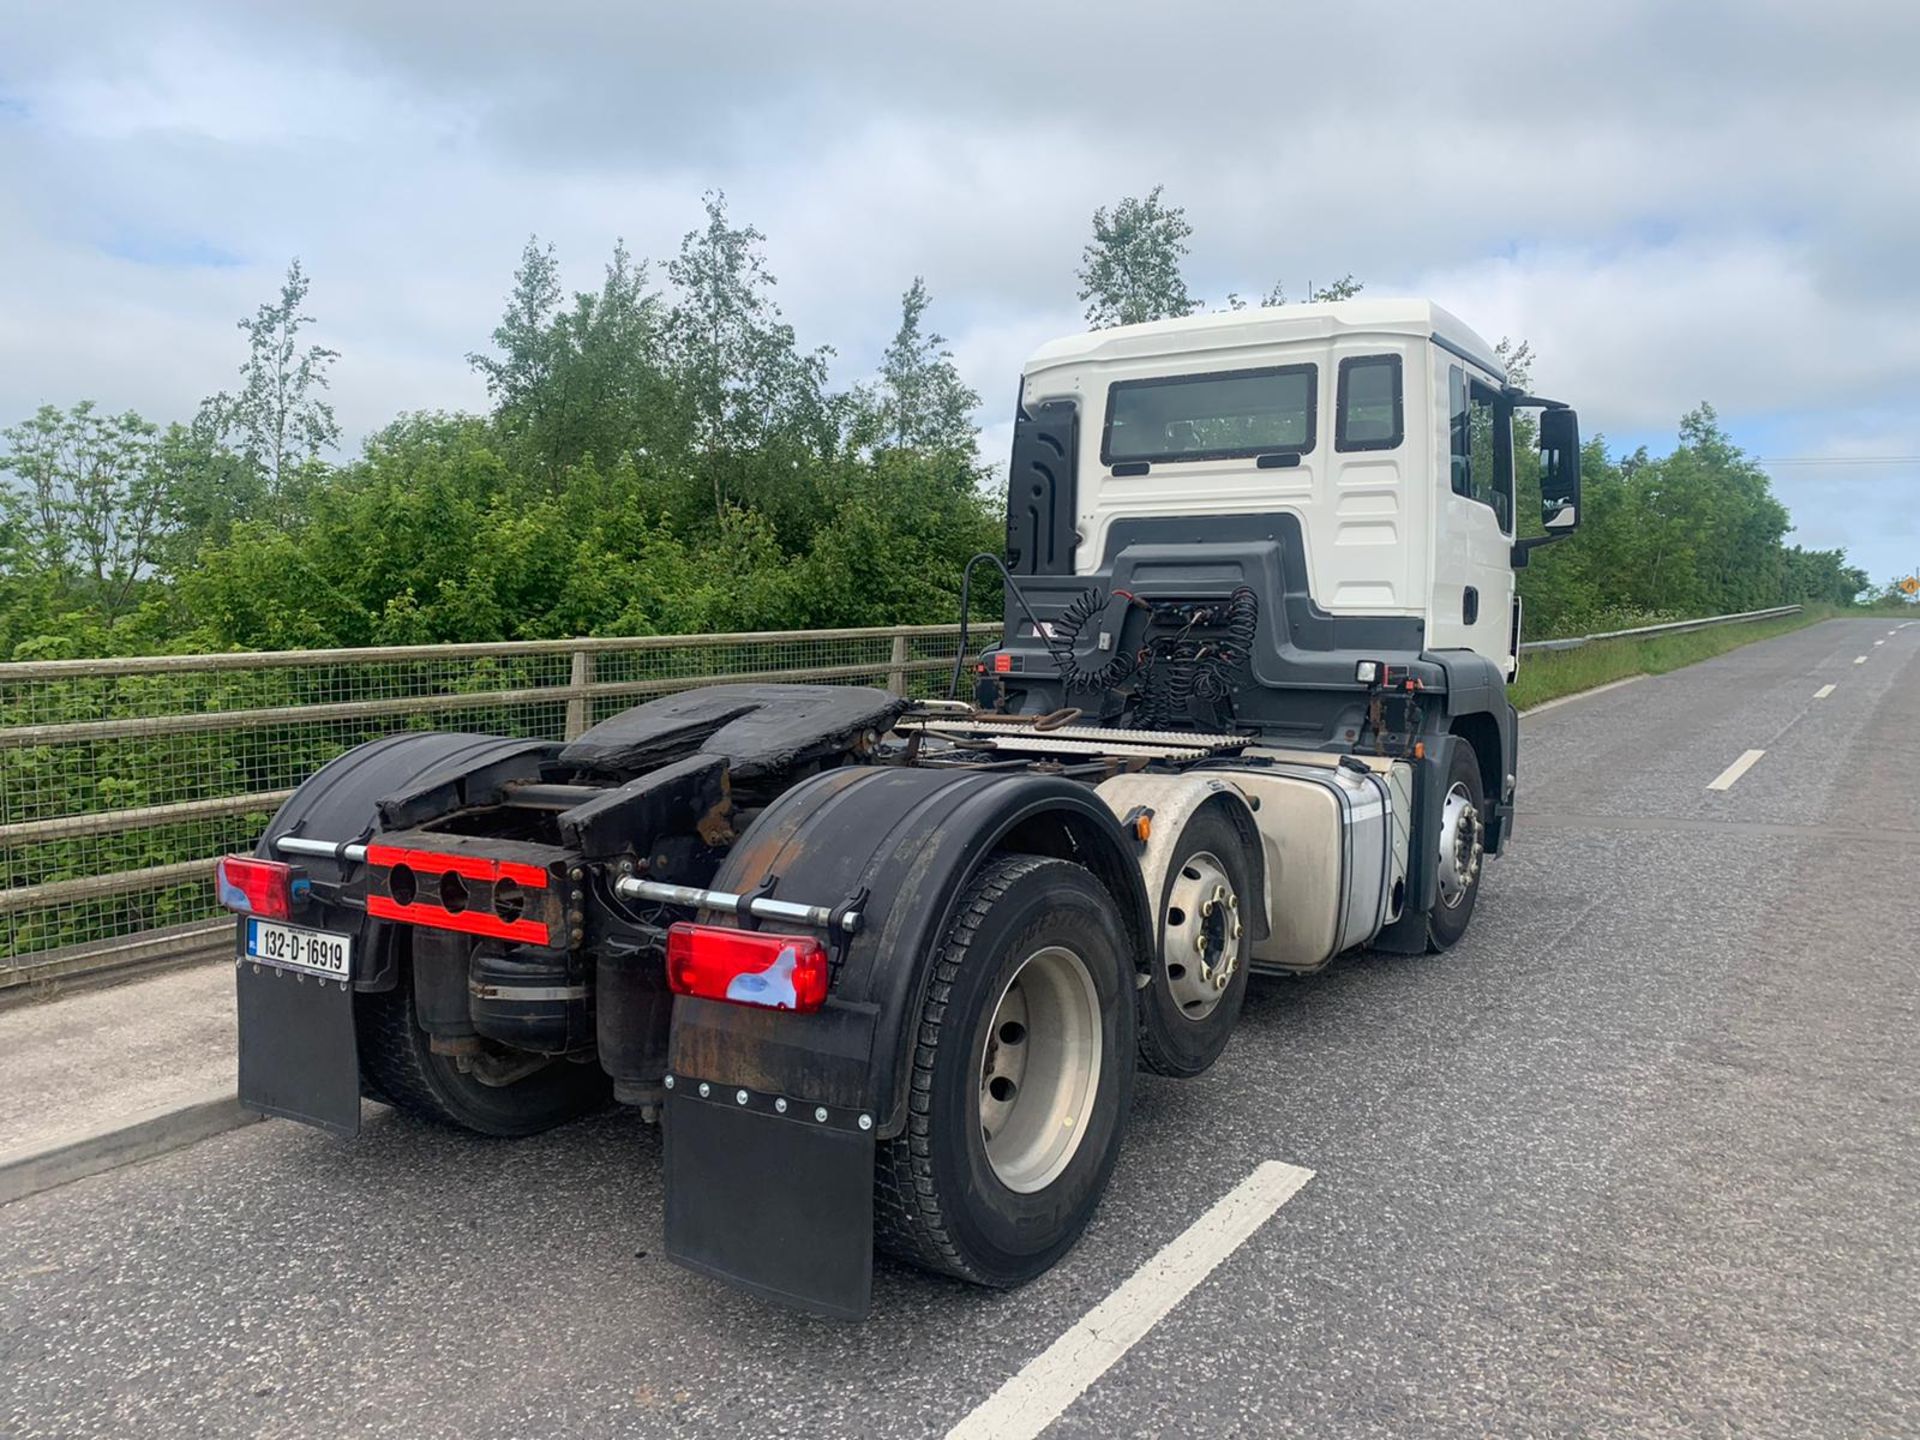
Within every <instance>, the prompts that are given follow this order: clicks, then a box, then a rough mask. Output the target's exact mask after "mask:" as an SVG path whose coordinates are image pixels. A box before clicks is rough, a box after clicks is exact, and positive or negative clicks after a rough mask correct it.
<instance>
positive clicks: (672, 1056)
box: [666, 767, 1153, 1318]
mask: <svg viewBox="0 0 1920 1440" xmlns="http://www.w3.org/2000/svg"><path fill="white" fill-rule="evenodd" d="M1002 851H1012V852H1021V853H1031V854H1044V855H1054V856H1059V857H1062V858H1066V859H1070V860H1074V861H1076V862H1077V863H1079V864H1083V865H1085V866H1086V867H1087V868H1088V869H1089V870H1090V871H1092V872H1093V874H1094V875H1096V876H1097V877H1098V878H1099V879H1100V880H1101V882H1102V883H1103V884H1105V886H1106V887H1107V890H1108V891H1109V893H1110V894H1112V896H1113V897H1114V904H1115V906H1116V907H1117V908H1118V909H1119V911H1120V917H1121V920H1122V923H1123V925H1124V926H1125V928H1126V932H1127V934H1128V936H1129V937H1130V939H1131V941H1132V943H1133V947H1134V950H1135V961H1136V964H1137V965H1139V966H1142V967H1144V966H1145V965H1147V964H1149V963H1150V956H1151V947H1152V943H1153V932H1152V927H1151V924H1150V921H1149V918H1148V916H1149V911H1148V902H1147V894H1146V887H1145V885H1144V884H1143V883H1142V880H1141V875H1140V866H1139V863H1138V861H1137V860H1136V859H1135V857H1134V855H1133V853H1132V849H1131V847H1130V846H1129V844H1128V842H1127V841H1126V840H1125V839H1124V838H1123V836H1122V834H1121V832H1120V828H1119V825H1118V823H1117V822H1116V821H1115V819H1114V817H1113V815H1112V813H1111V812H1110V811H1109V810H1108V809H1107V807H1106V806H1105V805H1104V804H1102V803H1101V801H1100V800H1099V798H1098V797H1097V796H1095V795H1094V794H1093V792H1092V791H1091V790H1089V789H1088V788H1087V787H1085V786H1082V785H1076V784H1074V783H1072V782H1071V781H1067V780H1062V779H1058V778H1055V777H1048V776H1036V775H1026V774H1006V773H990V772H981V771H954V770H933V769H926V770H921V769H911V768H893V767H886V768H877V767H876V768H867V767H853V768H847V769H842V770H834V771H829V772H827V773H826V774H824V775H820V776H816V777H815V778H813V779H812V780H809V781H807V782H805V783H804V784H802V785H799V786H797V787H795V788H794V789H793V790H790V791H788V792H787V793H786V794H785V795H783V796H781V797H780V798H779V799H778V800H776V801H775V802H774V803H773V804H772V805H770V806H769V807H768V808H767V810H766V812H765V813H764V814H762V815H761V816H760V818H759V819H758V820H757V821H756V822H755V823H754V825H753V827H752V828H751V829H750V830H749V831H748V832H747V833H746V834H745V835H744V836H743V837H742V838H741V840H740V841H739V842H738V843H737V844H736V845H735V846H734V847H733V850H732V851H731V852H730V854H729V855H728V857H727V860H726V863H725V864H724V866H723V867H722V869H721V872H720V874H719V875H718V876H717V877H716V879H715V880H714V886H715V888H717V889H722V890H734V891H741V892H747V891H754V890H756V889H758V888H759V887H761V886H762V885H763V883H764V882H766V881H767V880H768V879H769V878H771V879H772V880H773V881H774V888H773V892H772V893H773V894H774V895H775V896H776V897H780V898H788V899H794V900H805V901H808V902H811V903H814V904H823V903H824V904H837V903H840V902H841V901H846V900H855V899H856V897H857V904H858V908H859V909H860V912H861V915H862V917H863V918H862V923H861V926H860V929H859V931H858V932H857V933H856V934H854V935H853V936H851V937H845V938H842V939H840V940H839V941H837V942H836V946H835V950H836V953H835V957H834V959H835V972H834V982H833V991H832V994H831V996H830V997H829V999H828V1001H827V1003H826V1005H825V1006H824V1007H823V1008H822V1009H821V1010H820V1011H818V1012H817V1013H814V1014H794V1013H792V1012H790V1011H776V1010H760V1009H755V1008H753V1007H751V1006H744V1005H729V1004H724V1003H721V1002H718V1001H711V1000H697V999H687V998H684V997H683V998H682V999H680V1000H679V1002H678V1003H677V1004H676V1005H675V1007H674V1015H673V1028H672V1035H671V1039H670V1041H669V1047H668V1055H669V1061H668V1063H669V1066H670V1069H671V1072H672V1075H673V1079H674V1089H673V1091H672V1095H671V1098H670V1100H669V1102H668V1106H667V1112H666V1123H667V1136H666V1141H667V1143H666V1196H667V1212H666V1238H667V1253H668V1255H669V1256H670V1257H671V1258H673V1259H674V1260H676V1261H677V1262H679V1263H681V1264H683V1265H685V1266H687V1267H688V1268H690V1269H694V1270H698V1271H701V1272H702V1273H705V1274H709V1275H714V1276H717V1277H719V1278H721V1279H725V1280H727V1281H729V1282H730V1283H733V1284H735V1285H739V1286H741V1287H742V1288H745V1289H747V1290H750V1291H753V1292H755V1293H757V1294H760V1295H763V1296H766V1297H768V1298H772V1299H777V1300H781V1301H784V1302H786V1303H789V1304H793V1305H797V1306H799V1307H801V1308H803V1309H808V1310H813V1311H815V1312H818V1313H823V1314H829V1315H838V1316H843V1317H856V1318H857V1317H859V1316H861V1315H864V1314H865V1313H866V1310H867V1305H868V1300H869V1295H870V1290H871V1275H872V1235H873V1194H872V1192H873V1163H874V1147H875V1143H876V1142H877V1141H879V1140H884V1139H889V1138H892V1137H894V1136H897V1135H899V1134H900V1133H901V1132H902V1131H903V1130H904V1129H905V1127H906V1123H907V1098H908V1097H907V1085H908V1079H909V1077H910V1076H911V1074H912V1065H911V1047H912V1045H913V1043H914V1036H915V1032H916V1030H917V1028H918V1018H919V1014H920V1009H921V1005H922V1003H923V1001H924V999H925V995H926V990H927V986H928V983H929V981H930V978H931V974H932V967H933V961H934V956H935V950H936V947H937V946H938V945H939V943H940V939H941V937H942V936H943V935H944V934H945V933H946V932H947V930H948V928H949V927H950V925H951V923H952V921H953V918H954V913H955V907H956V906H957V905H958V902H959V899H960V896H961V892H962V891H963V890H965V888H966V885H967V882H968V880H969V879H970V878H971V877H972V876H973V874H974V873H975V872H976V871H977V870H978V869H979V868H980V866H981V864H982V863H983V862H984V861H985V860H986V859H987V858H988V857H989V856H990V855H993V854H995V853H996V852H1002Z"/></svg>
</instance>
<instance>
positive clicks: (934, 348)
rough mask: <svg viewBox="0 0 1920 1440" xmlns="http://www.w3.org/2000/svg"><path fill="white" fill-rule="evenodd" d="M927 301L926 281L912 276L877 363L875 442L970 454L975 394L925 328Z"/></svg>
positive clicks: (942, 339)
mask: <svg viewBox="0 0 1920 1440" xmlns="http://www.w3.org/2000/svg"><path fill="white" fill-rule="evenodd" d="M930 303H931V298H930V297H929V296H928V294H927V282H926V281H925V280H924V279H923V278H922V277H920V276H918V275H916V276H914V278H913V284H912V285H910V286H909V287H908V288H907V292H906V293H905V294H904V295H902V296H901V297H900V328H899V329H898V330H896V331H895V332H894V336H893V341H892V343H891V344H889V345H888V346H887V350H886V354H885V355H884V356H882V357H881V361H880V383H879V389H878V393H877V395H876V396H875V397H874V406H873V409H874V428H875V430H876V432H877V433H876V443H878V444H881V445H888V446H892V447H894V448H896V449H901V450H923V451H932V452H938V453H944V454H954V455H958V454H965V455H968V456H971V455H972V454H973V449H974V441H975V438H976V435H977V433H978V432H977V431H976V430H975V428H974V423H973V414H974V411H976V410H978V409H979V408H980V396H979V395H978V394H977V393H976V392H975V391H974V390H973V389H972V387H970V386H969V385H968V384H967V383H966V382H965V381H964V380H962V379H961V378H960V371H959V370H958V368H956V367H955V365H954V363H953V354H952V352H951V351H949V350H948V349H947V342H946V338H945V337H944V336H942V335H939V334H937V333H935V332H931V331H929V330H927V329H926V327H925V324H924V321H925V317H926V313H927V307H928V305H929V304H930Z"/></svg>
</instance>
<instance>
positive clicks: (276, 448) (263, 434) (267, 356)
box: [201, 258, 340, 503]
mask: <svg viewBox="0 0 1920 1440" xmlns="http://www.w3.org/2000/svg"><path fill="white" fill-rule="evenodd" d="M307 288H308V280H307V276H306V272H305V271H303V270H302V269H301V268H300V261H299V260H298V259H297V258H296V259H295V260H294V261H293V262H292V263H291V264H290V265H288V266H287V278H286V279H285V280H284V281H283V282H282V283H281V286H280V296H279V298H278V299H277V300H270V301H267V302H266V303H264V304H263V305H261V306H260V308H259V309H258V310H257V311H255V312H254V314H253V316H252V317H251V318H249V319H245V320H241V321H239V322H237V323H238V325H239V328H240V329H241V330H244V331H245V332H246V335H247V359H246V362H245V363H244V364H242V365H241V367H240V381H241V384H240V389H239V390H238V391H237V392H234V393H228V392H226V391H222V392H220V393H219V394H217V395H214V396H212V397H211V398H209V399H208V400H207V401H206V402H205V404H204V405H203V406H202V408H201V417H202V421H203V424H204V426H205V428H206V429H207V431H208V432H209V433H210V434H211V435H213V436H215V437H217V438H218V439H219V441H220V442H221V443H222V444H225V445H230V446H231V448H232V449H234V450H235V451H236V452H237V453H238V454H240V455H241V456H243V457H244V458H245V459H246V461H247V463H248V464H250V465H252V466H253V467H254V469H255V470H256V471H258V472H259V473H260V475H261V476H262V478H263V480H264V482H265V486H266V492H267V496H268V498H269V499H270V500H271V501H273V502H276V503H277V502H279V501H280V500H281V499H283V497H285V496H286V494H287V491H288V488H289V482H290V480H291V479H292V477H293V475H294V473H295V472H296V471H297V470H298V469H299V468H300V467H302V466H304V465H306V464H308V463H310V462H312V461H314V460H316V459H318V458H319V455H320V452H321V451H322V450H326V449H330V448H332V447H333V446H335V445H338V444H339V443H340V425H339V422H338V421H336V420H335V419H334V416H333V407H332V406H331V405H330V404H328V403H327V401H326V400H325V398H324V392H325V391H326V389H327V388H328V380H327V371H328V370H329V369H330V368H331V367H332V365H333V362H334V361H335V360H337V359H338V358H339V352H338V351H336V350H329V349H327V348H326V347H325V346H324V345H310V344H309V345H303V344H302V343H301V332H302V331H304V330H306V329H307V328H308V327H309V326H311V325H312V324H313V323H314V319H313V317H312V316H311V315H309V314H307V313H306V312H305V310H304V308H303V307H304V306H305V305H306V301H307Z"/></svg>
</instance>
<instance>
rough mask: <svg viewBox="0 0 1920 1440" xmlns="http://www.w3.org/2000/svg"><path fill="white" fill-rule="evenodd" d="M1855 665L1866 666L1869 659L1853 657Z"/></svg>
mask: <svg viewBox="0 0 1920 1440" xmlns="http://www.w3.org/2000/svg"><path fill="white" fill-rule="evenodd" d="M1853 663H1854V664H1856V665H1864V664H1866V663H1867V657H1866V656H1864V655H1856V656H1854V657H1853Z"/></svg>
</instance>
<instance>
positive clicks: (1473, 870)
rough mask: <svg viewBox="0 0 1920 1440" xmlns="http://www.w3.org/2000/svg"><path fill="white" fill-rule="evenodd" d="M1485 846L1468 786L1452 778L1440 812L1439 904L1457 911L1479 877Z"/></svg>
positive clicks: (1478, 814) (1476, 809) (1477, 813)
mask: <svg viewBox="0 0 1920 1440" xmlns="http://www.w3.org/2000/svg"><path fill="white" fill-rule="evenodd" d="M1484 845H1485V839H1484V837H1483V835H1482V833H1481V827H1480V811H1479V808H1478V807H1477V806H1476V805H1475V804H1474V803H1473V796H1471V795H1469V794H1468V793H1467V787H1466V786H1465V785H1463V784H1461V783H1460V782H1459V781H1457V780H1456V781H1454V783H1453V786H1452V788H1450V789H1449V790H1448V791H1447V803H1446V804H1445V806H1443V807H1442V808H1441V811H1440V875H1439V879H1440V903H1441V904H1442V905H1444V906H1446V907H1447V909H1449V910H1456V909H1458V908H1459V906H1460V902H1461V901H1462V900H1464V899H1466V898H1467V893H1468V892H1469V891H1471V890H1472V889H1473V882H1474V881H1475V880H1478V879H1479V878H1480V856H1481V852H1482V849H1483V847H1484Z"/></svg>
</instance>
